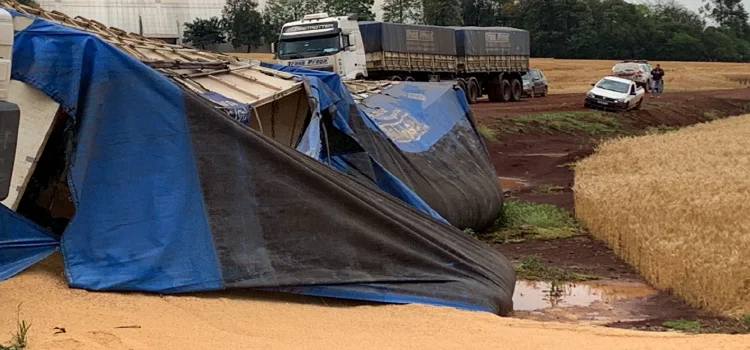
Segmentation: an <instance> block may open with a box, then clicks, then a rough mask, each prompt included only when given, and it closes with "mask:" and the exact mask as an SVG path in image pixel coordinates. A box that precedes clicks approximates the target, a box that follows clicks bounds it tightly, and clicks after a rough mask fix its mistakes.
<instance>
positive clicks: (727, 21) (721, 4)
mask: <svg viewBox="0 0 750 350" xmlns="http://www.w3.org/2000/svg"><path fill="white" fill-rule="evenodd" d="M703 3H704V5H703V7H702V8H701V12H703V13H704V14H705V15H706V16H708V18H711V19H713V20H714V21H716V23H718V24H719V25H720V26H722V27H727V28H730V29H731V30H732V31H734V32H735V33H737V34H738V35H740V36H742V37H745V38H747V37H748V36H750V25H748V23H747V21H748V19H750V18H748V17H750V16H749V15H748V13H747V10H745V6H744V5H743V4H742V0H703Z"/></svg>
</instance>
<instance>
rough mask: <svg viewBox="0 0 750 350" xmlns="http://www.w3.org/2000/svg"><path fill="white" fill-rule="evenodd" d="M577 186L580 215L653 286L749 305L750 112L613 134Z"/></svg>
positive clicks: (721, 304)
mask: <svg viewBox="0 0 750 350" xmlns="http://www.w3.org/2000/svg"><path fill="white" fill-rule="evenodd" d="M574 193H575V212H576V215H577V216H578V217H579V219H581V220H582V221H583V222H584V223H585V224H586V225H587V226H588V228H589V229H590V230H591V232H592V234H593V235H594V236H595V237H597V238H599V239H601V240H603V241H605V242H607V243H608V245H609V246H611V247H612V248H613V249H614V251H615V253H616V254H617V255H619V256H620V257H622V258H623V259H624V260H626V261H627V262H628V263H630V264H631V265H633V266H634V267H635V268H636V269H637V270H638V271H639V272H640V273H641V274H642V275H643V276H644V277H645V278H646V279H647V280H648V281H649V282H650V283H652V284H653V285H654V286H655V287H657V288H659V289H661V290H672V291H673V292H674V293H675V294H677V295H678V296H680V297H682V298H683V299H684V300H686V301H688V302H689V303H691V304H693V305H694V306H698V307H702V308H705V309H706V310H709V311H713V312H717V313H722V314H726V315H741V314H748V313H750V264H749V263H748V259H750V115H745V116H741V117H736V118H730V119H724V120H720V121H715V122H712V123H709V124H700V125H696V126H692V127H689V128H685V129H682V130H679V131H674V132H670V133H666V134H662V135H650V136H642V137H634V138H624V139H620V140H613V141H608V142H605V143H603V144H602V145H601V146H600V147H599V149H598V150H597V152H596V153H595V154H594V155H592V156H591V157H589V158H587V159H584V160H582V161H581V162H580V163H579V164H577V166H576V170H575V186H574Z"/></svg>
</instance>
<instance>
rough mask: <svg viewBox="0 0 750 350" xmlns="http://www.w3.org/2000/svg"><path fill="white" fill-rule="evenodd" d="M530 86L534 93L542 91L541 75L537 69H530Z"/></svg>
mask: <svg viewBox="0 0 750 350" xmlns="http://www.w3.org/2000/svg"><path fill="white" fill-rule="evenodd" d="M531 86H532V87H533V89H534V94H541V93H543V92H544V85H543V84H542V75H541V74H539V70H538V69H534V70H532V71H531Z"/></svg>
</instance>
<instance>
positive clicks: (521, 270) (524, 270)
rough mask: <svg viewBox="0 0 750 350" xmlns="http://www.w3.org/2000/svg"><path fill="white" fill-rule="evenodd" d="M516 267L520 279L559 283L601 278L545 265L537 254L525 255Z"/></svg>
mask: <svg viewBox="0 0 750 350" xmlns="http://www.w3.org/2000/svg"><path fill="white" fill-rule="evenodd" d="M514 267H515V270H516V277H517V278H518V279H524V280H529V281H552V282H555V283H557V282H572V281H590V280H596V279H599V277H597V276H592V275H585V274H581V273H576V272H572V271H569V270H566V269H561V268H558V267H549V266H545V265H544V264H542V262H541V260H540V259H539V257H538V256H536V255H529V256H527V257H525V258H524V259H523V260H522V261H521V262H519V263H516V264H515V265H514Z"/></svg>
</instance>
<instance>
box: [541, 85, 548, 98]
mask: <svg viewBox="0 0 750 350" xmlns="http://www.w3.org/2000/svg"><path fill="white" fill-rule="evenodd" d="M542 97H547V86H545V87H544V92H542Z"/></svg>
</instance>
